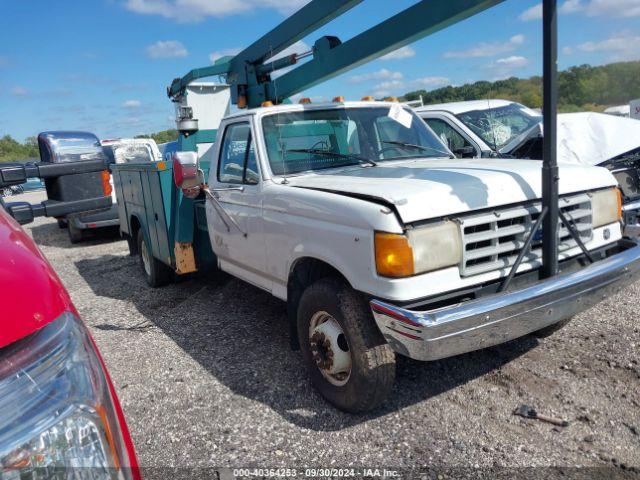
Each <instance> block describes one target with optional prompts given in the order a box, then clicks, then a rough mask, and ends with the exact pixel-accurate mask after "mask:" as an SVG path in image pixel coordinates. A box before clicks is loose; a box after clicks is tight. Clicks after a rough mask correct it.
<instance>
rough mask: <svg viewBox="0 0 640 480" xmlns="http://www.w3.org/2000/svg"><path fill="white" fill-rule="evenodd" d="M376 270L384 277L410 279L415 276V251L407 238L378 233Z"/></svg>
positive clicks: (376, 240)
mask: <svg viewBox="0 0 640 480" xmlns="http://www.w3.org/2000/svg"><path fill="white" fill-rule="evenodd" d="M375 251H376V270H377V272H378V275H381V276H383V277H394V278H400V277H408V276H410V275H413V274H414V265H413V249H412V248H411V245H409V240H408V239H407V237H406V236H404V235H400V234H397V233H384V232H376V234H375Z"/></svg>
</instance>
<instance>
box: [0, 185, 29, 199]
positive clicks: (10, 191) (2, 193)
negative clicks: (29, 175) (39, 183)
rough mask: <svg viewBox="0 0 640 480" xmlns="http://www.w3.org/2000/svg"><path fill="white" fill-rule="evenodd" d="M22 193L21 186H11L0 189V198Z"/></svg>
mask: <svg viewBox="0 0 640 480" xmlns="http://www.w3.org/2000/svg"><path fill="white" fill-rule="evenodd" d="M23 191H24V187H23V186H22V185H11V186H10V187H4V188H2V189H0V197H10V196H12V195H19V194H21V193H22V192H23Z"/></svg>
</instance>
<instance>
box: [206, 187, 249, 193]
mask: <svg viewBox="0 0 640 480" xmlns="http://www.w3.org/2000/svg"><path fill="white" fill-rule="evenodd" d="M209 191H210V192H233V191H236V192H244V187H242V186H237V187H221V188H209Z"/></svg>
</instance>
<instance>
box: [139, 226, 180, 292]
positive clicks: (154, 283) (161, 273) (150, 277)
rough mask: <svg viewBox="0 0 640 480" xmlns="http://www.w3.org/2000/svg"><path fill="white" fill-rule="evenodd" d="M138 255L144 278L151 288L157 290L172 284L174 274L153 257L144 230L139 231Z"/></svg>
mask: <svg viewBox="0 0 640 480" xmlns="http://www.w3.org/2000/svg"><path fill="white" fill-rule="evenodd" d="M138 254H139V261H140V266H141V267H142V272H143V273H144V278H145V280H146V281H147V283H148V284H149V286H150V287H153V288H157V287H162V286H163V285H167V284H169V283H171V280H172V279H173V272H172V271H171V270H170V269H169V267H167V266H166V265H165V264H164V263H162V262H161V261H160V260H158V259H157V258H156V257H154V256H153V253H152V252H151V249H150V248H149V243H148V242H147V239H146V238H145V235H144V232H143V231H142V228H141V229H140V230H138Z"/></svg>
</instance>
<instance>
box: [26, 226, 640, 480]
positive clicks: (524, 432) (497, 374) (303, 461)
mask: <svg viewBox="0 0 640 480" xmlns="http://www.w3.org/2000/svg"><path fill="white" fill-rule="evenodd" d="M26 228H27V230H28V231H29V232H30V233H31V235H32V236H33V237H34V239H35V240H36V242H37V243H38V244H39V245H40V247H41V249H42V250H43V251H44V253H45V255H46V256H47V257H48V258H49V260H50V261H51V263H52V264H53V266H54V268H55V269H56V271H57V272H58V274H59V275H60V277H61V278H62V280H63V282H64V284H65V285H66V287H67V288H68V290H69V291H70V293H71V296H72V297H73V300H74V302H75V304H76V306H77V307H78V309H79V311H80V312H81V314H82V316H83V318H84V320H85V321H86V323H87V324H88V325H89V327H90V329H91V331H92V333H93V335H94V337H95V339H96V342H97V343H98V345H99V347H100V350H101V352H102V355H103V356H104V359H105V361H106V363H107V365H108V368H109V371H110V373H111V376H112V378H113V381H114V384H115V386H116V390H117V391H118V395H119V396H120V401H121V403H122V406H123V408H124V411H125V414H126V417H127V420H128V424H129V427H130V429H131V433H132V436H133V440H134V443H135V445H136V448H137V452H138V456H139V461H140V463H141V465H143V466H147V467H167V466H172V467H213V466H226V467H232V468H237V467H247V466H255V467H277V466H280V467H292V468H294V467H295V468H300V467H349V466H353V467H379V468H382V467H387V468H400V469H402V468H411V467H414V468H415V467H424V466H437V467H438V468H443V469H446V468H447V467H471V468H474V467H475V468H477V467H481V468H493V469H495V468H498V470H497V471H499V470H500V467H505V466H506V467H532V466H534V467H537V466H563V467H574V466H583V467H584V466H589V467H607V468H608V469H607V470H606V475H607V476H609V477H611V476H612V475H614V476H615V475H625V476H626V475H632V476H633V477H634V478H637V475H638V472H639V470H638V467H639V466H640V393H639V392H640V388H639V385H640V364H639V358H638V349H639V348H638V347H639V345H640V324H639V323H638V318H637V315H636V310H637V304H638V302H637V298H638V296H639V291H640V284H635V285H630V286H628V287H627V288H626V289H625V290H623V291H621V292H620V293H619V294H618V295H617V296H616V297H613V298H610V299H608V300H606V301H604V302H602V303H601V304H599V305H598V306H596V307H595V308H593V309H591V310H589V311H587V312H585V313H584V314H582V315H580V316H578V317H576V318H575V319H574V321H573V322H572V323H570V324H569V325H568V326H567V327H565V328H564V329H563V330H562V331H560V332H558V333H556V334H555V335H554V336H552V337H550V338H547V339H544V340H537V339H534V338H533V337H524V338H522V339H519V340H516V341H513V342H511V343H508V344H506V345H502V346H499V347H494V348H491V349H487V350H484V351H479V352H475V353H470V354H466V355H462V356H459V357H455V358H450V359H446V360H441V361H437V362H432V363H419V362H414V361H410V360H407V359H400V361H399V365H398V374H397V377H398V378H397V383H396V387H395V390H394V392H393V395H392V397H391V398H390V400H389V401H388V403H387V404H386V406H385V407H384V409H383V410H381V411H378V412H375V413H373V414H368V415H348V414H344V413H341V412H339V411H337V410H335V409H334V408H332V407H331V406H329V405H328V404H326V403H325V402H324V401H323V400H322V399H321V398H320V396H319V395H318V394H316V393H315V391H314V390H313V389H312V387H311V385H310V383H309V381H308V379H307V376H306V375H305V372H304V369H303V365H302V364H301V357H300V355H299V353H298V352H292V351H290V349H289V347H288V339H287V328H286V318H285V308H284V304H282V303H281V302H279V301H277V300H275V299H273V298H272V297H271V296H270V295H268V294H266V293H264V292H262V291H260V290H258V289H256V288H254V287H251V286H248V285H247V284H244V283H242V282H240V281H238V280H235V279H232V278H230V277H220V278H214V279H190V280H185V281H182V282H180V283H177V284H174V285H171V286H168V287H165V288H161V289H157V290H154V289H151V288H149V287H147V285H146V284H145V282H144V279H143V277H142V275H141V272H140V270H139V268H140V267H139V265H138V264H137V262H136V259H135V258H132V257H129V256H128V250H127V245H126V242H123V241H121V240H120V239H119V238H118V236H117V233H115V232H114V233H112V234H111V235H109V234H108V233H107V234H104V235H100V236H99V237H97V238H94V239H91V240H89V241H86V242H84V243H82V244H80V245H77V246H72V245H71V244H70V243H69V242H68V240H67V236H66V231H64V230H60V229H58V227H57V225H56V224H55V223H54V222H52V221H51V220H38V221H36V222H35V223H33V224H31V225H28V226H27V227H26ZM522 403H526V404H529V405H532V406H534V407H535V408H537V409H538V411H539V412H541V413H545V414H548V415H553V416H556V417H559V418H562V419H566V420H568V421H569V422H570V425H569V426H568V427H566V428H561V427H554V426H553V425H550V424H546V423H542V422H540V421H534V420H524V419H521V418H519V417H516V416H514V415H512V411H513V409H514V408H515V407H516V406H518V405H519V404H522ZM591 472H593V471H591ZM603 475H604V473H603Z"/></svg>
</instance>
